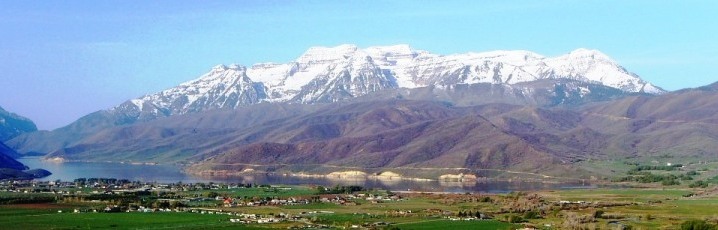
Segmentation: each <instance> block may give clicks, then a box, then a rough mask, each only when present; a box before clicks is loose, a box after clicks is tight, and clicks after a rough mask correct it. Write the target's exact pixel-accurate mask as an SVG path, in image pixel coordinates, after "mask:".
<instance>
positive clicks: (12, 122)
mask: <svg viewBox="0 0 718 230" xmlns="http://www.w3.org/2000/svg"><path fill="white" fill-rule="evenodd" d="M34 131H37V126H35V123H33V122H32V121H31V120H30V119H27V118H25V117H22V116H20V115H17V114H14V113H11V112H8V111H5V109H3V108H2V107H0V141H7V140H10V139H12V138H14V137H16V136H18V135H20V134H23V133H29V132H34Z"/></svg>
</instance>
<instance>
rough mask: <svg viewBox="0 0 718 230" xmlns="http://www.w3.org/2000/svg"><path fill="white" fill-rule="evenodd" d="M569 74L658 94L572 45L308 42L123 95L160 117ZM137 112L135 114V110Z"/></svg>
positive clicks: (613, 65) (592, 53)
mask: <svg viewBox="0 0 718 230" xmlns="http://www.w3.org/2000/svg"><path fill="white" fill-rule="evenodd" d="M542 79H571V80H577V81H584V82H590V83H597V84H602V85H605V86H609V87H613V88H617V89H620V90H623V91H625V92H645V93H652V94H659V93H662V92H664V91H663V90H662V89H660V88H658V87H656V86H654V85H652V84H650V83H648V82H646V81H644V80H641V79H640V78H639V77H638V76H637V75H635V74H633V73H630V72H628V71H627V70H625V69H624V68H623V67H621V66H620V65H618V64H617V63H615V62H614V61H613V60H611V59H610V58H609V57H608V56H607V55H605V54H603V53H601V52H600V51H597V50H590V49H583V48H581V49H576V50H574V51H571V52H569V53H567V54H565V55H562V56H558V57H544V56H541V55H539V54H536V53H533V52H530V51H524V50H514V51H511V50H500V51H491V52H481V53H464V54H451V55H437V54H432V53H429V52H427V51H422V50H415V49H413V48H412V47H411V46H409V45H403V44H402V45H392V46H372V47H368V48H365V49H360V48H358V47H357V46H356V45H351V44H345V45H339V46H335V47H312V48H309V49H308V50H307V51H306V52H304V54H302V55H301V56H300V57H299V58H297V59H296V61H294V62H289V63H284V64H277V63H258V64H254V65H252V66H251V67H250V68H247V67H244V66H240V65H236V64H233V65H229V66H225V65H217V66H215V67H213V68H212V70H211V71H210V72H208V73H207V74H204V75H203V76H201V77H200V78H198V79H195V80H192V81H188V82H185V83H182V84H180V85H179V86H177V87H175V88H171V89H167V90H164V91H162V92H159V93H156V94H152V95H147V96H144V97H141V98H139V99H134V100H131V101H129V102H128V103H127V104H126V105H125V106H126V107H127V106H129V107H132V108H135V109H136V110H140V111H142V112H138V111H135V112H133V113H131V114H142V113H150V114H149V115H147V116H164V115H172V114H183V113H187V112H193V111H202V110H207V109H212V108H236V107H238V106H244V105H249V104H255V103H259V102H263V101H266V102H283V101H291V102H301V103H314V102H330V101H337V100H342V99H345V98H350V97H356V96H361V95H365V94H369V93H372V92H374V91H379V90H384V89H391V88H398V87H403V88H416V87H424V86H441V87H443V86H451V85H456V84H474V83H492V84H516V83H521V82H530V81H536V80H542ZM140 116H142V115H140Z"/></svg>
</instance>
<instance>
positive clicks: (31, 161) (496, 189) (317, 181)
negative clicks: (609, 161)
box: [18, 157, 589, 193]
mask: <svg viewBox="0 0 718 230" xmlns="http://www.w3.org/2000/svg"><path fill="white" fill-rule="evenodd" d="M18 160H19V161H20V162H22V163H24V164H26V165H28V166H29V167H30V168H44V169H47V170H49V171H50V172H52V173H53V174H52V175H50V176H48V177H46V178H43V179H42V180H74V179H76V178H82V177H85V178H87V177H105V178H117V179H128V180H133V181H134V180H139V181H149V182H153V181H154V182H161V183H172V182H180V181H181V182H183V183H197V182H223V183H243V184H248V183H251V184H285V185H321V186H335V185H359V186H363V187H365V188H377V189H389V190H393V191H427V192H452V193H464V192H490V193H506V192H511V191H532V190H547V189H561V188H586V187H589V185H586V184H582V183H580V182H566V183H541V182H521V181H511V182H509V181H492V180H485V181H484V180H482V181H471V182H447V181H413V180H402V179H396V178H377V177H369V178H367V177H350V178H336V177H292V176H283V175H279V174H248V175H242V176H211V177H201V176H194V175H188V174H185V173H183V172H182V171H181V170H179V168H178V166H173V165H134V164H120V163H86V162H64V163H57V162H52V161H43V160H41V159H40V158H36V157H29V158H21V159H18Z"/></svg>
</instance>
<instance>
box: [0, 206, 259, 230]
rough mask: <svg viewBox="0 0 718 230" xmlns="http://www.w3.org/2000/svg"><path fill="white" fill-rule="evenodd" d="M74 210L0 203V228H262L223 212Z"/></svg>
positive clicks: (59, 207)
mask: <svg viewBox="0 0 718 230" xmlns="http://www.w3.org/2000/svg"><path fill="white" fill-rule="evenodd" d="M58 210H64V211H63V213H58ZM71 210H72V209H67V208H64V207H61V206H48V207H27V206H0V223H2V225H0V229H110V228H112V229H208V228H226V227H232V228H234V229H262V228H256V227H250V226H243V225H239V224H235V223H230V222H229V221H228V219H229V217H227V216H222V215H199V214H194V213H71Z"/></svg>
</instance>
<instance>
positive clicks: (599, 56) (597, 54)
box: [567, 48, 613, 62]
mask: <svg viewBox="0 0 718 230" xmlns="http://www.w3.org/2000/svg"><path fill="white" fill-rule="evenodd" d="M567 56H568V58H571V59H585V58H589V59H595V60H605V61H610V62H613V60H612V59H611V58H610V57H608V55H606V54H604V53H602V52H601V51H598V50H593V49H586V48H578V49H576V50H574V51H571V52H569V53H568V54H567Z"/></svg>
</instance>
